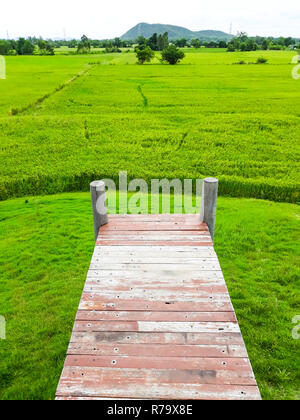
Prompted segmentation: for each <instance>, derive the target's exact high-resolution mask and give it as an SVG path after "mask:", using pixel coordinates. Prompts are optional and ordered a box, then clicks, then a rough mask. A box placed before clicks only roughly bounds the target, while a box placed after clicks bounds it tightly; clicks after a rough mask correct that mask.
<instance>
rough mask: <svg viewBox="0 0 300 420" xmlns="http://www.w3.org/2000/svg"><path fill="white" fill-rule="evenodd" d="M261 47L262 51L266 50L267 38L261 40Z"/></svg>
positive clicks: (267, 45) (267, 47) (267, 46)
mask: <svg viewBox="0 0 300 420" xmlns="http://www.w3.org/2000/svg"><path fill="white" fill-rule="evenodd" d="M261 48H262V49H263V50H264V51H266V50H268V49H269V42H268V40H267V39H266V38H265V39H264V40H263V42H262V44H261Z"/></svg>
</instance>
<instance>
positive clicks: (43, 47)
mask: <svg viewBox="0 0 300 420" xmlns="http://www.w3.org/2000/svg"><path fill="white" fill-rule="evenodd" d="M37 45H38V47H39V53H40V55H54V48H53V45H51V43H50V42H49V41H44V40H43V39H39V40H38V41H37Z"/></svg>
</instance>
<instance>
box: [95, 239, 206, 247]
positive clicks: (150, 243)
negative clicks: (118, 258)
mask: <svg viewBox="0 0 300 420" xmlns="http://www.w3.org/2000/svg"><path fill="white" fill-rule="evenodd" d="M96 245H98V246H99V245H101V246H169V245H170V241H129V240H128V241H120V240H119V241H117V240H101V239H100V240H97V242H96ZM171 245H173V246H206V247H207V246H211V247H212V246H213V243H212V242H209V241H207V242H200V241H199V242H196V241H194V242H186V241H184V242H182V241H172V243H171Z"/></svg>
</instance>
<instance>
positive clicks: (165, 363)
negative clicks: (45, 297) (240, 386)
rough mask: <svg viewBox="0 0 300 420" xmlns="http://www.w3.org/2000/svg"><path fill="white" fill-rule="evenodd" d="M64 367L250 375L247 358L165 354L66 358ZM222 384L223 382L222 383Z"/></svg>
mask: <svg viewBox="0 0 300 420" xmlns="http://www.w3.org/2000/svg"><path fill="white" fill-rule="evenodd" d="M65 366H74V367H75V366H77V367H84V368H86V367H95V368H97V367H113V368H119V369H122V368H125V369H126V368H135V369H166V370H167V369H171V370H173V369H174V366H176V369H178V370H194V369H197V370H205V371H207V370H210V371H223V372H237V373H238V374H241V372H248V374H250V375H252V381H251V383H249V382H247V384H248V385H255V382H253V379H254V378H253V373H252V368H251V366H250V363H249V359H248V358H242V357H239V358H226V357H224V358H216V357H213V358H208V357H207V358H201V357H167V356H166V354H164V355H163V356H159V357H143V356H136V357H125V356H118V355H114V356H85V355H75V356H73V355H72V356H67V358H66V363H65ZM223 383H224V382H223Z"/></svg>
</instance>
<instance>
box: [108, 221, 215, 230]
mask: <svg viewBox="0 0 300 420" xmlns="http://www.w3.org/2000/svg"><path fill="white" fill-rule="evenodd" d="M116 230H117V231H120V230H127V231H130V230H133V231H137V230H140V231H145V230H146V231H151V232H155V231H172V230H173V231H174V230H175V231H193V230H194V231H198V232H200V231H205V232H208V229H207V226H201V225H198V224H197V223H189V222H187V223H182V222H169V223H167V222H165V223H160V222H153V223H152V222H151V223H147V222H144V223H143V222H136V223H117V222H110V223H108V224H107V225H105V226H102V227H101V229H100V232H106V231H111V232H113V231H116Z"/></svg>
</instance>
